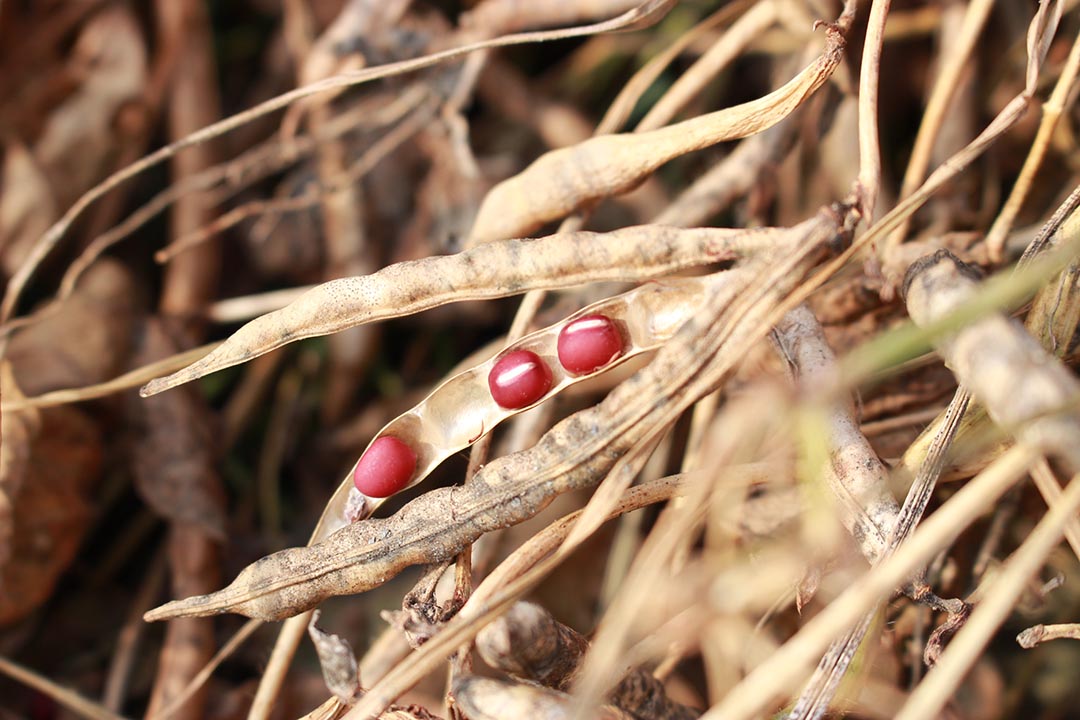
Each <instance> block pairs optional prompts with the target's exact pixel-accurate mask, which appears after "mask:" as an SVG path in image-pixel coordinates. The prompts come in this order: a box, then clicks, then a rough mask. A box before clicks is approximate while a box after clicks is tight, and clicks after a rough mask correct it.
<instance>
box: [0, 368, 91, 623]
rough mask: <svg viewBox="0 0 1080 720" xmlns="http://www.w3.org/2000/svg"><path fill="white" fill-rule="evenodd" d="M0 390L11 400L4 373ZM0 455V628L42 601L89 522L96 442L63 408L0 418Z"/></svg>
mask: <svg viewBox="0 0 1080 720" xmlns="http://www.w3.org/2000/svg"><path fill="white" fill-rule="evenodd" d="M0 382H2V383H3V388H2V392H3V394H4V395H5V396H18V395H19V390H18V388H17V386H15V384H14V379H13V378H12V374H11V369H10V366H8V365H6V364H5V365H4V367H3V371H2V377H0ZM2 430H3V447H2V450H0V625H6V624H9V623H11V622H14V621H17V620H19V619H20V618H22V617H24V616H25V615H26V614H27V613H29V612H31V611H32V610H33V609H34V608H36V607H37V606H38V605H39V604H41V603H42V602H44V601H45V600H46V599H48V597H49V595H50V594H51V593H52V589H53V586H54V585H55V584H56V580H57V578H58V577H59V575H60V573H62V572H63V571H64V569H65V568H67V566H68V564H69V563H70V562H71V559H72V558H73V557H74V555H75V551H76V550H77V548H78V545H79V542H80V541H81V540H82V536H83V534H84V533H85V531H86V529H87V527H88V525H89V522H90V520H91V511H90V507H91V502H92V499H91V492H92V490H93V488H94V486H95V485H96V483H97V479H98V475H99V473H100V470H101V460H102V451H101V434H100V432H99V430H98V428H97V426H96V425H95V424H94V422H93V421H92V420H90V418H89V417H88V416H87V415H86V414H85V413H83V412H81V411H79V410H76V409H75V408H70V407H59V408H50V409H48V410H44V411H41V412H40V414H38V413H35V412H34V411H32V410H23V411H16V412H12V413H5V415H4V418H3V427H2Z"/></svg>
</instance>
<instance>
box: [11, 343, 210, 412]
mask: <svg viewBox="0 0 1080 720" xmlns="http://www.w3.org/2000/svg"><path fill="white" fill-rule="evenodd" d="M220 344H221V343H217V342H214V343H208V344H206V345H202V346H200V347H197V348H192V349H191V350H185V351H183V352H179V353H177V354H175V355H172V356H170V357H167V358H164V359H162V360H158V361H157V362H153V363H150V364H149V365H146V366H144V367H141V368H136V369H135V370H131V371H130V372H126V373H124V374H123V375H120V376H118V377H115V378H113V379H112V380H107V381H105V382H103V383H98V384H95V385H87V386H85V387H81V388H66V389H63V390H53V391H51V392H47V393H43V394H41V395H36V396H34V397H28V398H17V399H11V400H6V401H4V402H3V404H0V409H2V410H3V412H14V411H16V410H25V409H28V408H47V407H54V406H56V405H67V404H68V403H76V402H83V401H86V400H96V399H97V398H102V397H106V396H108V395H113V394H114V393H118V392H121V391H123V390H130V389H131V388H136V387H139V386H140V385H142V384H143V383H145V382H146V381H147V380H150V379H152V378H155V377H160V376H161V375H162V373H167V372H170V371H173V370H178V369H180V368H182V367H185V366H187V365H190V364H191V363H192V362H194V361H195V360H197V359H198V358H201V357H203V356H204V355H206V353H207V352H209V351H211V350H213V349H214V348H216V347H217V346H218V345H220Z"/></svg>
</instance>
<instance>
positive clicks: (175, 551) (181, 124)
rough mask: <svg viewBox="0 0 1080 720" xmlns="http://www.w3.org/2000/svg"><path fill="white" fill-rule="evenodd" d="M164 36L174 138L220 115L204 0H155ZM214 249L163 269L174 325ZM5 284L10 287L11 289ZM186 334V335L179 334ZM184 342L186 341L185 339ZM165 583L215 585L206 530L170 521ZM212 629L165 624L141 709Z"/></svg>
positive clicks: (187, 713)
mask: <svg viewBox="0 0 1080 720" xmlns="http://www.w3.org/2000/svg"><path fill="white" fill-rule="evenodd" d="M155 9H156V12H157V18H158V23H159V26H160V28H161V31H162V32H163V33H167V34H169V35H170V36H172V37H176V38H178V40H177V42H179V43H181V46H180V48H179V49H178V51H177V52H178V59H177V66H178V67H183V69H184V70H183V72H177V73H174V75H173V77H172V78H171V87H170V91H169V103H168V118H169V133H170V136H172V137H184V136H187V135H188V134H189V133H192V132H195V131H196V130H197V129H199V128H201V127H204V126H206V125H208V124H210V123H212V122H213V121H214V120H216V119H217V118H218V117H220V114H221V113H220V101H219V99H218V96H217V90H216V88H217V70H216V67H215V64H214V56H213V48H212V45H211V42H212V39H211V31H210V24H209V17H208V15H207V9H206V7H205V5H204V0H183V1H182V2H176V1H175V0H159V2H157V3H156V4H155ZM213 156H214V151H213V148H212V147H211V146H210V145H209V144H204V145H201V146H198V147H191V148H188V149H187V150H186V151H185V152H182V153H177V154H176V155H175V156H174V157H173V158H172V163H171V165H172V167H171V170H172V173H173V175H175V176H176V177H179V178H183V177H186V176H188V175H194V174H197V173H198V172H199V171H201V170H203V169H205V168H207V167H211V166H212V165H213V164H214V157H213ZM210 214H211V212H210V208H209V205H208V203H207V202H206V198H205V197H204V196H202V195H199V194H196V195H191V196H187V197H185V198H182V199H181V200H179V201H178V202H177V203H176V205H175V206H174V208H173V214H172V216H171V217H170V233H171V234H173V235H174V236H176V235H182V234H184V233H185V232H189V231H191V230H193V229H194V228H197V227H199V226H200V225H202V224H203V223H204V222H206V221H207V220H208V219H209V215H210ZM220 262H221V259H220V253H219V250H218V248H216V247H214V246H205V247H203V248H200V249H199V250H198V251H195V252H192V253H189V254H187V255H185V256H184V258H182V259H181V260H178V261H177V262H176V263H174V264H173V265H172V266H170V267H169V268H168V270H167V271H166V273H165V277H164V279H163V284H162V291H161V297H160V310H161V313H162V314H163V315H164V316H165V317H167V318H169V319H170V320H172V321H173V328H174V329H178V328H181V327H182V328H184V330H185V331H187V332H191V331H192V330H195V332H197V330H196V329H195V328H196V326H195V325H194V324H193V323H192V322H191V319H192V318H193V317H195V316H197V313H198V309H199V308H201V306H202V304H203V303H205V302H206V300H207V299H208V298H210V297H212V296H213V295H214V294H215V293H216V290H217V281H218V271H219V266H220ZM9 289H10V288H9ZM185 334H186V333H185ZM184 344H185V345H186V344H188V343H186V342H185V343H184ZM168 545H169V551H168V560H169V567H170V580H171V583H170V584H171V586H172V589H173V591H174V592H176V593H177V594H190V593H191V592H202V590H201V588H205V587H208V586H210V587H212V586H214V585H216V584H217V583H218V582H219V578H218V576H219V573H220V570H219V567H218V557H217V552H218V547H217V540H216V539H215V538H213V537H212V536H211V534H210V533H208V532H207V531H206V530H205V529H203V528H201V527H199V526H198V525H195V524H189V523H186V522H173V523H172V525H171V527H170V532H169V539H168ZM213 647H214V628H213V625H212V624H210V623H198V622H192V621H190V620H183V619H179V620H177V621H175V622H171V623H169V627H168V628H167V629H166V634H165V644H164V647H163V648H162V652H161V656H160V661H159V664H158V670H157V675H156V677H155V680H154V688H153V691H152V693H151V697H150V702H149V707H148V710H147V713H148V714H150V715H152V714H155V713H156V712H157V711H158V710H159V709H160V708H161V707H163V706H164V705H166V704H168V703H169V701H170V700H171V699H172V698H173V697H175V696H176V695H177V694H178V693H180V692H181V691H182V690H183V688H184V687H185V686H187V685H188V684H189V683H190V681H191V679H192V678H193V677H194V676H195V675H197V674H198V672H199V670H200V669H201V668H202V667H204V666H205V665H206V663H207V662H209V661H210V659H211V658H212V656H213ZM205 702H206V694H205V693H204V692H196V693H195V694H193V695H192V696H191V697H190V699H189V701H188V702H187V703H186V704H185V705H184V706H183V708H181V709H180V710H178V711H177V717H181V718H200V717H202V716H203V715H204V714H205Z"/></svg>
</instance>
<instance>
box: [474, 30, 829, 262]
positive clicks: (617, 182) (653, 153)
mask: <svg viewBox="0 0 1080 720" xmlns="http://www.w3.org/2000/svg"><path fill="white" fill-rule="evenodd" d="M843 50H844V37H843V34H842V31H841V29H839V27H837V26H827V30H826V46H825V49H824V51H823V52H822V54H821V55H820V56H819V57H818V59H817V60H816V61H815V62H814V63H812V64H811V65H810V66H808V67H807V68H806V69H805V70H803V71H802V72H801V73H799V74H798V75H797V76H796V77H795V78H793V79H792V80H791V81H789V82H788V83H787V84H786V85H784V86H783V87H781V88H779V89H778V90H775V91H773V92H772V93H769V94H768V95H766V96H764V97H762V98H759V99H757V100H752V101H750V102H747V103H744V104H742V105H736V106H734V107H730V108H725V109H723V110H718V111H716V112H714V113H710V114H708V115H702V116H699V117H696V118H692V119H690V120H685V121H683V122H681V123H678V124H675V125H670V126H668V127H665V128H661V129H658V130H652V131H649V132H643V133H628V134H621V135H601V136H597V137H594V138H591V139H589V140H586V141H585V142H583V143H579V144H578V145H575V146H573V147H569V148H560V149H558V150H552V151H550V152H548V153H546V154H544V155H542V156H541V157H540V158H539V159H537V160H536V161H534V162H533V163H532V164H531V165H530V166H529V167H528V168H526V169H525V170H523V171H522V172H520V173H518V174H517V175H515V176H514V177H512V178H509V179H508V180H504V181H503V182H501V183H499V184H498V185H496V186H495V187H494V188H492V189H491V191H490V192H489V193H488V194H487V197H485V198H484V202H483V203H482V204H481V206H480V210H479V211H478V213H477V216H476V221H475V223H474V224H473V229H472V231H471V232H470V235H469V240H468V244H469V245H474V246H475V245H477V244H480V243H485V242H490V241H492V240H498V239H501V238H507V237H520V236H522V235H527V234H528V233H530V232H532V231H534V230H536V229H537V228H539V227H541V226H542V225H543V224H544V223H546V222H548V221H551V220H555V219H558V218H560V217H563V216H564V215H567V214H569V213H571V212H573V211H575V210H577V209H578V208H581V207H583V206H586V205H588V204H590V203H592V202H595V201H596V200H599V199H600V198H604V197H608V196H611V195H617V194H619V193H621V192H624V191H626V190H629V189H631V188H633V187H634V186H636V185H637V184H638V183H640V182H641V181H642V180H643V179H645V178H646V177H647V176H648V175H649V174H651V173H652V172H653V171H654V170H656V169H657V168H658V167H660V166H661V165H663V164H664V163H666V162H667V161H669V160H671V159H673V158H676V157H679V156H680V155H685V154H686V153H689V152H693V151H695V150H701V149H703V148H706V147H709V146H711V145H715V144H717V143H719V142H723V141H725V140H734V139H737V138H741V137H746V136H748V135H753V134H754V133H758V132H761V131H762V130H765V129H767V128H769V127H772V126H773V125H775V124H776V123H778V122H780V121H781V120H782V119H783V118H785V117H786V116H787V115H789V114H790V113H791V112H792V111H794V110H795V109H796V108H797V107H799V105H801V104H802V103H803V101H804V100H805V99H806V98H807V97H809V96H810V95H812V94H813V93H814V91H816V90H817V89H818V88H819V87H821V85H822V84H824V83H825V81H826V80H828V78H829V76H830V75H831V74H832V72H833V70H834V69H835V68H836V66H837V65H838V64H839V63H840V60H841V58H842V57H843Z"/></svg>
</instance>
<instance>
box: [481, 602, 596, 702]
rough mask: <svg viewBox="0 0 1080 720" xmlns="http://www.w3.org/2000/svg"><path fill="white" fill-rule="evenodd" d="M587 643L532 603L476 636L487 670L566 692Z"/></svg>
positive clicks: (518, 607)
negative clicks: (499, 671)
mask: <svg viewBox="0 0 1080 720" xmlns="http://www.w3.org/2000/svg"><path fill="white" fill-rule="evenodd" d="M588 649H589V641H588V640H586V639H585V637H584V636H583V635H582V634H581V633H578V632H575V631H574V630H573V629H571V628H568V627H567V626H565V625H563V624H562V623H560V622H558V621H557V620H555V618H553V617H552V616H551V613H549V612H548V611H547V610H545V609H544V608H542V607H540V606H539V605H536V604H535V603H527V602H519V603H517V604H515V605H514V606H513V607H511V608H510V609H509V610H507V611H506V614H505V615H503V616H502V617H500V618H499V619H498V620H496V621H494V622H493V623H491V624H490V625H488V626H487V627H485V628H484V629H483V630H481V631H480V633H479V634H478V635H477V636H476V650H477V651H478V652H479V653H480V657H482V658H484V662H486V663H487V664H488V665H490V666H491V667H493V668H495V669H496V670H501V671H503V672H505V673H509V674H511V675H513V676H514V677H518V678H522V679H523V680H530V681H532V682H537V683H540V684H541V685H544V686H546V687H550V688H554V689H556V690H566V689H569V687H570V684H571V681H572V680H573V676H574V673H575V672H576V671H577V668H578V665H579V664H580V663H581V658H582V657H583V656H584V655H585V651H586V650H588Z"/></svg>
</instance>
